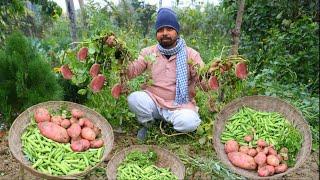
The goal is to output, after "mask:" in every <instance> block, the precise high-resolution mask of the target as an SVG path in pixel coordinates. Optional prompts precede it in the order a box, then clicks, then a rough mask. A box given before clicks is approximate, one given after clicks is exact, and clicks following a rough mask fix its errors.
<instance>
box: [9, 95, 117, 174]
mask: <svg viewBox="0 0 320 180" xmlns="http://www.w3.org/2000/svg"><path fill="white" fill-rule="evenodd" d="M61 106H66V107H67V108H68V109H69V110H71V109H72V108H77V109H80V110H82V111H83V112H85V114H86V117H88V118H90V119H91V120H92V122H93V123H94V124H95V125H96V126H97V127H98V128H100V129H101V135H102V139H103V141H104V147H105V149H104V153H103V157H102V158H101V161H100V162H99V163H97V164H96V165H95V166H93V167H91V168H90V169H87V170H85V171H83V172H81V173H76V174H72V175H65V176H54V175H51V174H46V173H43V172H40V171H37V170H36V169H34V168H32V165H31V163H30V162H29V161H28V159H26V158H25V157H24V155H23V152H22V144H21V136H22V134H23V132H24V130H25V129H26V128H27V127H28V125H29V123H30V120H31V117H32V115H33V112H34V111H35V109H37V108H39V107H43V108H47V109H52V110H58V109H59V108H60V107H61ZM113 142H114V136H113V131H112V127H111V126H110V124H109V123H108V121H107V120H106V119H105V118H104V117H103V116H101V115H100V114H99V113H97V112H95V111H94V110H92V109H89V108H87V107H85V106H83V105H80V104H76V103H72V102H67V101H48V102H44V103H39V104H36V105H34V106H32V107H30V108H28V109H27V110H25V111H24V112H23V113H21V114H20V115H19V116H18V117H17V118H16V119H15V121H14V122H13V124H12V126H11V128H10V130H9V148H10V151H11V153H12V154H13V156H14V157H15V158H16V159H17V160H18V162H19V163H20V164H21V165H22V167H23V168H24V169H27V170H28V171H30V172H31V173H32V174H33V175H35V176H37V177H42V178H46V179H78V178H79V177H83V176H84V175H86V174H87V173H89V172H90V171H92V170H93V169H94V168H96V167H97V166H99V165H100V164H101V163H102V162H103V161H104V159H105V158H106V157H107V156H108V154H109V153H110V152H111V150H112V147H113Z"/></svg>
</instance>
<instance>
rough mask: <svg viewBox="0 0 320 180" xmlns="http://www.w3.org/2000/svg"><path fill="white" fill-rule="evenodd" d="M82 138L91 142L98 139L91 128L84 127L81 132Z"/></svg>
mask: <svg viewBox="0 0 320 180" xmlns="http://www.w3.org/2000/svg"><path fill="white" fill-rule="evenodd" d="M81 137H82V138H84V139H87V140H89V141H92V140H94V139H95V138H96V133H94V131H93V130H92V129H91V128H89V127H84V128H82V130H81Z"/></svg>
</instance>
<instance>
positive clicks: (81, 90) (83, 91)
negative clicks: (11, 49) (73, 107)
mask: <svg viewBox="0 0 320 180" xmlns="http://www.w3.org/2000/svg"><path fill="white" fill-rule="evenodd" d="M86 93H87V89H79V91H78V94H81V95H85V94H86Z"/></svg>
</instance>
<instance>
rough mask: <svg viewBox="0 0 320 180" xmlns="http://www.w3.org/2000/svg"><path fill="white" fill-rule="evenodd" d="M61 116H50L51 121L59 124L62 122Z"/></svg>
mask: <svg viewBox="0 0 320 180" xmlns="http://www.w3.org/2000/svg"><path fill="white" fill-rule="evenodd" d="M62 120H63V119H62V117H61V116H52V117H51V122H53V123H55V124H58V125H60V124H61V122H62Z"/></svg>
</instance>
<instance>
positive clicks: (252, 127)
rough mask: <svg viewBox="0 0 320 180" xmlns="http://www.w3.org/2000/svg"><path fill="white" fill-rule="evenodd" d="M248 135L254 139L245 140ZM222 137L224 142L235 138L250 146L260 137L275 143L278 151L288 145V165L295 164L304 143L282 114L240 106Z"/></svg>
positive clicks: (254, 144)
mask: <svg viewBox="0 0 320 180" xmlns="http://www.w3.org/2000/svg"><path fill="white" fill-rule="evenodd" d="M246 135H252V136H253V140H252V141H251V142H249V143H247V142H245V141H244V137H245V136H246ZM220 138H221V142H222V143H225V142H226V141H228V140H230V139H234V140H236V141H237V142H238V143H239V144H240V145H247V146H249V147H250V148H251V147H256V142H257V140H258V139H263V140H265V141H266V142H267V143H268V144H272V145H274V147H275V149H276V150H277V151H279V150H280V149H281V148H282V147H286V148H287V149H288V150H289V151H288V155H289V161H288V166H292V165H294V163H295V161H296V155H297V153H298V152H299V151H300V149H301V145H302V135H301V134H300V132H299V131H298V130H297V129H296V128H295V127H294V126H293V125H292V124H291V123H290V122H289V121H288V120H287V119H286V118H284V117H283V116H282V115H281V114H279V113H277V112H261V111H256V110H254V109H251V108H249V107H242V108H240V109H239V111H238V112H237V113H235V114H234V115H233V116H232V117H231V118H230V119H229V120H228V122H227V124H226V126H225V129H224V131H223V132H222V134H221V137H220Z"/></svg>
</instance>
